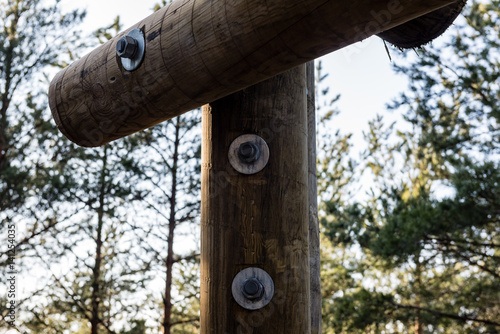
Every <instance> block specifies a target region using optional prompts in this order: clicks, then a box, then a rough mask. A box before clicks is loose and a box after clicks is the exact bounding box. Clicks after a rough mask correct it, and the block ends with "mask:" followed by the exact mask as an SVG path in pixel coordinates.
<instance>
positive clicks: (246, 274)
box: [231, 267, 274, 311]
mask: <svg viewBox="0 0 500 334" xmlns="http://www.w3.org/2000/svg"><path fill="white" fill-rule="evenodd" d="M249 278H257V279H258V280H259V281H260V283H261V284H262V285H263V286H264V296H262V298H261V299H258V300H249V299H247V298H246V297H245V296H244V295H243V291H242V290H243V285H244V284H245V281H246V280H247V279H249ZM231 292H232V293H233V298H234V300H235V301H236V302H237V303H238V305H240V306H241V307H243V308H244V309H247V310H251V311H254V310H258V309H261V308H263V307H264V306H266V305H267V304H269V302H270V301H271V299H273V296H274V282H273V279H272V278H271V276H269V274H268V273H267V272H266V271H265V270H262V269H260V268H256V267H251V268H246V269H243V270H242V271H240V272H239V273H238V274H236V276H235V277H234V279H233V284H232V286H231Z"/></svg>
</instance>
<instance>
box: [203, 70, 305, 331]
mask: <svg viewBox="0 0 500 334" xmlns="http://www.w3.org/2000/svg"><path fill="white" fill-rule="evenodd" d="M306 109H307V99H306V77H305V66H304V65H301V66H299V67H297V68H295V69H293V70H291V71H288V72H286V73H284V74H281V75H278V76H276V77H274V78H272V79H270V80H267V81H264V82H262V83H260V84H257V85H255V86H252V87H250V88H247V89H245V90H243V91H240V92H238V93H235V94H232V95H230V96H228V97H225V98H223V99H220V100H217V101H215V102H213V103H211V104H210V105H206V106H204V107H203V135H202V207H201V210H202V216H201V291H200V293H201V298H200V299H201V333H203V334H208V333H213V334H237V333H248V334H259V333H261V334H264V333H265V334H269V333H287V334H304V333H310V321H311V313H310V306H309V305H310V297H309V296H310V286H309V280H310V277H309V238H308V234H309V202H308V163H307V161H308V152H307V151H308V147H307V136H308V125H307V115H306ZM248 133H250V134H257V135H259V136H261V137H262V138H264V139H265V140H266V142H267V144H268V146H269V151H270V157H269V162H268V164H267V166H266V167H265V168H264V169H263V170H262V171H261V172H259V173H257V174H254V175H242V174H239V173H237V172H236V171H235V170H233V168H232V167H231V165H230V163H229V161H228V157H227V153H228V148H229V146H230V144H231V142H232V141H233V140H234V139H235V138H237V137H239V136H240V135H242V134H248ZM248 267H258V268H261V269H263V270H265V271H266V272H267V273H268V274H269V275H270V276H271V277H272V279H273V281H274V285H275V294H274V298H273V299H272V300H271V302H270V304H269V305H267V306H265V307H264V308H262V309H260V310H257V311H247V310H245V309H243V308H242V307H240V306H239V305H238V304H237V303H236V302H235V301H234V299H233V297H232V294H231V284H232V281H233V278H234V277H235V275H236V274H237V273H238V272H239V271H241V270H242V269H245V268H248Z"/></svg>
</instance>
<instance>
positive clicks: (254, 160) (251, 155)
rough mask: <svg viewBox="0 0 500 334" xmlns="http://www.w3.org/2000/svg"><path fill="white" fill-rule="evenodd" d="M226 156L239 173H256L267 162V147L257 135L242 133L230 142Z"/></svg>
mask: <svg viewBox="0 0 500 334" xmlns="http://www.w3.org/2000/svg"><path fill="white" fill-rule="evenodd" d="M228 158H229V162H230V163H231V166H233V168H234V169H236V170H237V171H238V172H240V173H241V174H256V173H258V172H260V171H261V170H263V169H264V167H266V165H267V163H268V162H269V147H268V146H267V143H266V142H265V141H264V139H262V138H261V137H259V136H257V135H242V136H239V137H238V138H236V139H235V140H234V141H233V142H232V143H231V146H230V147H229V152H228Z"/></svg>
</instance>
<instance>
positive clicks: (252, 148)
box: [238, 141, 260, 164]
mask: <svg viewBox="0 0 500 334" xmlns="http://www.w3.org/2000/svg"><path fill="white" fill-rule="evenodd" d="M259 157H260V149H259V147H258V146H257V144H255V143H254V142H250V141H249V142H246V143H243V144H241V145H240V147H239V148H238V158H239V159H240V161H241V162H245V163H248V164H251V163H253V162H255V161H257V160H258V159H259Z"/></svg>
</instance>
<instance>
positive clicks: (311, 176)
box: [306, 61, 322, 334]
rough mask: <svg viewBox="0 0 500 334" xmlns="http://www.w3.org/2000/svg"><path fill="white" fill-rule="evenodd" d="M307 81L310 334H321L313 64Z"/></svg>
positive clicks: (308, 69)
mask: <svg viewBox="0 0 500 334" xmlns="http://www.w3.org/2000/svg"><path fill="white" fill-rule="evenodd" d="M306 78H307V130H308V131H307V132H308V135H307V146H308V148H307V154H308V157H307V160H308V167H307V168H308V188H309V193H308V198H309V266H310V285H311V334H321V324H322V317H321V308H322V304H321V258H320V235H319V220H318V180H317V178H316V170H317V169H316V82H315V80H314V61H311V62H308V63H307V64H306Z"/></svg>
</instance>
